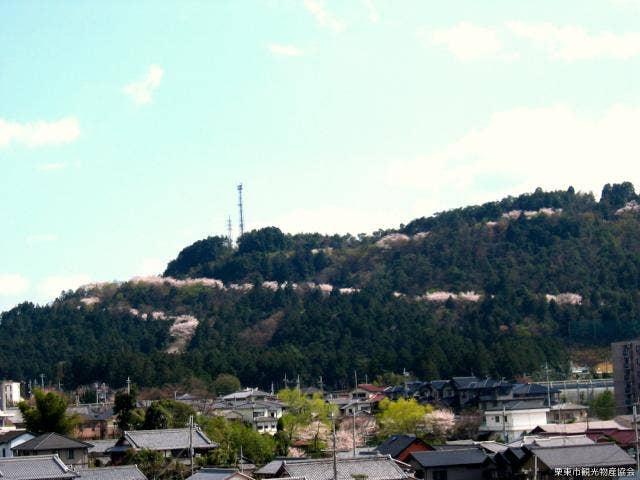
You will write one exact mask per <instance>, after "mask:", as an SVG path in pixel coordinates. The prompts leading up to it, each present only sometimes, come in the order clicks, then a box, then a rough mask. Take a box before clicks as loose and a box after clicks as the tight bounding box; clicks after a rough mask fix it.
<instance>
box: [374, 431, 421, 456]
mask: <svg viewBox="0 0 640 480" xmlns="http://www.w3.org/2000/svg"><path fill="white" fill-rule="evenodd" d="M415 441H416V436H415V435H392V436H391V437H389V438H388V439H387V440H385V441H384V442H382V443H381V444H380V445H378V448H377V449H376V450H377V451H378V452H380V453H381V454H382V455H391V456H392V457H394V458H395V457H397V456H398V455H400V454H401V453H402V452H403V451H404V450H405V449H406V448H407V447H408V446H409V445H411V444H412V443H413V442H415Z"/></svg>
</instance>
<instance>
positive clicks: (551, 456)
mask: <svg viewBox="0 0 640 480" xmlns="http://www.w3.org/2000/svg"><path fill="white" fill-rule="evenodd" d="M531 451H532V452H533V453H534V455H536V456H537V457H538V460H539V461H542V462H543V463H544V464H545V465H546V466H547V467H549V468H568V467H632V466H634V465H635V460H634V459H633V458H631V457H630V456H629V455H627V453H626V452H625V451H624V450H622V449H621V448H620V447H618V446H617V445H616V444H614V443H594V444H592V445H579V446H570V447H533V448H531Z"/></svg>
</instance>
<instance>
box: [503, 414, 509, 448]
mask: <svg viewBox="0 0 640 480" xmlns="http://www.w3.org/2000/svg"><path fill="white" fill-rule="evenodd" d="M502 441H503V442H504V444H505V445H506V444H507V443H508V442H507V409H506V407H505V406H504V404H503V405H502Z"/></svg>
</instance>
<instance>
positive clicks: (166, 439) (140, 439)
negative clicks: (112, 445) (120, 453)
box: [119, 428, 218, 450]
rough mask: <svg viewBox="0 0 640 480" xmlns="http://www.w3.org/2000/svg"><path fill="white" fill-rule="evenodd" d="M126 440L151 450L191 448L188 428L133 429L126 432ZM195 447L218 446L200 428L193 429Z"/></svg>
mask: <svg viewBox="0 0 640 480" xmlns="http://www.w3.org/2000/svg"><path fill="white" fill-rule="evenodd" d="M124 438H125V440H126V441H127V442H128V443H129V444H130V445H131V446H132V447H133V448H146V449H149V450H180V449H184V448H189V429H188V428H169V429H164V430H132V431H127V432H124ZM119 443H120V442H119ZM192 445H193V448H216V447H217V446H218V444H217V443H215V442H212V441H211V440H209V438H208V437H207V436H206V435H205V434H204V432H203V431H202V430H200V429H197V428H195V429H194V430H193V444H192Z"/></svg>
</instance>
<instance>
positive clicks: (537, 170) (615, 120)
mask: <svg viewBox="0 0 640 480" xmlns="http://www.w3.org/2000/svg"><path fill="white" fill-rule="evenodd" d="M637 125H640V107H628V106H622V105H614V106H612V107H610V108H609V109H607V110H606V111H604V112H601V113H600V114H599V115H595V116H586V115H580V114H579V113H578V112H576V111H575V110H573V109H571V108H569V107H567V106H563V105H557V106H552V107H547V108H516V109H512V110H507V111H504V112H499V113H495V114H494V115H492V116H491V118H490V119H488V122H487V124H486V125H484V126H482V127H479V128H474V129H472V130H471V131H469V132H468V133H467V134H466V135H464V136H462V137H461V138H459V139H458V140H456V141H454V142H453V143H451V144H450V145H448V146H446V147H444V148H441V149H439V150H436V151H434V152H432V153H431V154H430V155H427V156H425V157H422V158H418V159H414V160H409V161H399V162H393V163H392V164H391V165H390V166H389V169H388V172H387V178H388V182H389V184H390V185H393V186H396V187H400V186H402V187H407V186H411V187H416V188H420V189H424V190H428V191H430V192H431V194H432V195H433V196H438V195H445V194H451V192H458V194H459V195H463V194H464V195H467V197H466V198H467V199H468V200H470V201H479V200H481V199H480V198H479V197H480V196H482V197H483V198H482V200H485V199H486V196H487V185H488V184H490V183H491V181H492V180H495V179H496V178H500V179H508V182H507V183H509V190H510V193H518V192H522V191H529V190H532V189H534V188H535V187H537V186H542V187H544V188H566V187H567V186H568V185H573V186H574V187H575V188H576V189H578V190H583V191H593V192H594V193H598V192H599V191H600V189H601V188H602V185H603V184H604V183H606V182H619V181H623V180H630V181H632V182H633V181H635V182H636V183H638V181H640V178H638V177H639V172H638V168H637V164H638V158H639V157H640V137H639V136H638V135H637ZM503 183H504V182H503ZM503 191H504V189H503ZM469 192H473V193H471V194H469ZM491 193H492V195H493V196H495V195H496V194H495V188H494V187H493V186H491ZM469 195H475V197H474V198H470V197H469Z"/></svg>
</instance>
